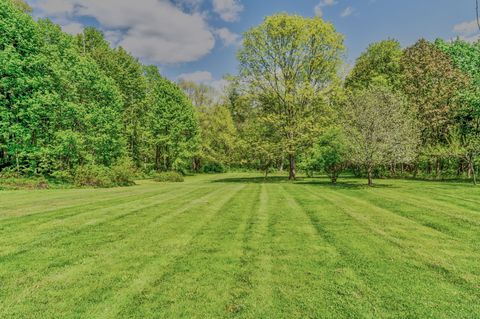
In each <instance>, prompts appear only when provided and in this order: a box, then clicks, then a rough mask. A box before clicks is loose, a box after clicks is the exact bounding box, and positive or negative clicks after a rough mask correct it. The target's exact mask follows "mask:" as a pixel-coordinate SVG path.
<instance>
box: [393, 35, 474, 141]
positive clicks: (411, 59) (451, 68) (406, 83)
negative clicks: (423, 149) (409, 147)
mask: <svg viewBox="0 0 480 319" xmlns="http://www.w3.org/2000/svg"><path fill="white" fill-rule="evenodd" d="M402 68H403V91H404V93H405V94H406V96H407V97H408V100H409V102H410V104H411V105H412V106H413V107H414V108H415V109H416V111H417V112H418V116H419V119H420V125H421V132H422V143H423V145H425V146H427V145H435V144H438V143H440V144H442V143H443V144H444V143H446V141H447V137H448V134H449V131H450V130H451V129H452V127H453V126H454V124H455V114H456V112H457V109H458V107H459V103H458V101H459V100H458V93H459V92H460V91H461V90H462V89H463V88H465V87H466V86H467V85H468V78H467V77H466V76H465V75H464V74H463V73H462V72H461V71H460V70H459V69H458V68H457V67H455V65H454V64H453V62H452V59H451V58H450V57H449V56H448V55H447V54H446V53H444V52H442V51H441V50H439V49H438V48H436V47H435V45H434V44H432V43H430V42H428V41H426V40H420V41H418V42H417V43H416V44H415V45H413V46H412V47H410V48H408V49H406V51H405V54H404V56H403V58H402Z"/></svg>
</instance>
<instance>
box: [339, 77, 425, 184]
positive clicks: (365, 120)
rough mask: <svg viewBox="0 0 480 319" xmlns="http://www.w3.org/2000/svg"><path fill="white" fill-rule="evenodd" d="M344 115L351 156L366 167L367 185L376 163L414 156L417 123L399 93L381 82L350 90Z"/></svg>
mask: <svg viewBox="0 0 480 319" xmlns="http://www.w3.org/2000/svg"><path fill="white" fill-rule="evenodd" d="M343 116H344V125H345V134H346V136H347V139H348V141H349V145H350V148H351V150H350V159H351V161H352V162H353V163H354V164H357V165H359V166H361V167H363V168H365V170H366V172H367V177H368V185H369V186H372V185H373V181H372V178H373V169H374V168H375V167H378V166H379V165H387V164H389V163H390V162H392V161H396V162H403V163H409V162H411V161H413V159H414V158H415V153H416V149H417V144H418V131H417V129H416V126H417V125H416V123H415V121H414V115H413V114H412V113H411V112H410V111H409V110H408V108H407V107H406V106H405V103H404V101H403V99H402V98H401V96H399V95H398V94H396V93H392V92H391V91H390V90H389V89H387V88H384V87H381V86H379V87H370V88H368V89H363V90H356V91H353V92H352V93H350V94H349V95H348V97H347V102H346V103H345V106H344V109H343Z"/></svg>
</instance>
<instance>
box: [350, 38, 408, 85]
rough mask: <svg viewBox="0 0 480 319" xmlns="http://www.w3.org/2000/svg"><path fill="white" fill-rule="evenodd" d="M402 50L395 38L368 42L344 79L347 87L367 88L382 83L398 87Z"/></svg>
mask: <svg viewBox="0 0 480 319" xmlns="http://www.w3.org/2000/svg"><path fill="white" fill-rule="evenodd" d="M402 56H403V51H402V48H401V46H400V43H399V42H398V41H396V40H384V41H380V42H376V43H373V44H370V45H369V47H368V49H367V50H366V51H365V52H364V53H362V55H360V57H359V58H358V59H357V61H356V63H355V66H354V68H353V70H352V71H351V73H350V74H349V76H348V77H347V79H346V81H345V86H346V87H347V88H356V89H359V88H367V87H370V86H372V85H383V86H386V87H389V88H390V89H391V90H398V89H400V84H401V75H402V69H401V59H402Z"/></svg>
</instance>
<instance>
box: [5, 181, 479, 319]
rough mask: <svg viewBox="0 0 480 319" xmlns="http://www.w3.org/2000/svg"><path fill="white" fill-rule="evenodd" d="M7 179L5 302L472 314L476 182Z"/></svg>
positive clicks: (73, 314) (70, 314) (160, 313)
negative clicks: (72, 184) (90, 186)
mask: <svg viewBox="0 0 480 319" xmlns="http://www.w3.org/2000/svg"><path fill="white" fill-rule="evenodd" d="M251 177H252V175H238V174H237V175H212V176H198V177H191V178H188V179H187V181H186V182H185V183H180V184H155V183H153V182H141V183H139V185H138V186H135V187H131V188H115V189H106V190H87V189H83V190H73V189H70V190H38V191H4V192H0V318H230V317H231V318H373V317H375V318H478V317H480V302H479V300H480V188H475V187H473V186H471V185H468V184H460V183H435V182H419V181H381V182H379V184H378V187H376V188H371V189H369V188H366V187H364V186H363V184H364V183H365V181H364V180H361V181H360V180H347V181H345V180H344V181H343V183H341V184H339V185H337V186H331V185H329V184H328V183H327V182H326V181H325V180H308V181H301V182H298V183H295V184H292V183H288V182H285V181H284V180H283V179H281V180H280V179H273V181H271V182H269V183H262V179H261V178H260V179H254V178H251Z"/></svg>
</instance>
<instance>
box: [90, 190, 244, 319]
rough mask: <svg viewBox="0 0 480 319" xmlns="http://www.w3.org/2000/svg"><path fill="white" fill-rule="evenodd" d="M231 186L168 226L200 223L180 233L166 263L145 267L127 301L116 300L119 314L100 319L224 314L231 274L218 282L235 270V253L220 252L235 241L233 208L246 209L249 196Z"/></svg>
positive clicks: (235, 213)
mask: <svg viewBox="0 0 480 319" xmlns="http://www.w3.org/2000/svg"><path fill="white" fill-rule="evenodd" d="M219 186H221V185H219ZM235 186H236V187H235V189H234V190H233V191H232V190H231V186H221V187H222V189H223V191H222V195H221V196H219V198H218V200H216V201H215V202H214V203H212V205H210V206H208V207H201V209H198V210H197V211H196V212H195V213H194V214H193V216H192V214H189V215H186V216H185V220H183V219H182V220H178V221H177V223H175V224H174V225H172V227H174V229H177V228H178V227H181V228H183V227H184V224H185V223H188V220H192V217H194V218H198V222H197V224H196V227H195V229H194V230H190V231H189V232H187V231H185V232H182V236H181V237H180V240H181V247H179V248H177V249H175V250H173V251H169V255H170V258H169V259H168V261H167V262H166V263H165V264H163V265H160V266H158V267H149V268H148V269H147V271H146V272H145V273H143V275H142V277H141V278H140V279H139V280H138V281H137V282H136V285H135V289H133V290H129V291H126V296H123V298H121V300H118V302H117V303H116V304H118V306H119V309H118V308H117V309H113V311H111V313H109V314H108V315H106V316H104V315H99V316H98V317H101V318H104V317H106V318H117V317H128V318H132V317H133V318H151V317H156V318H180V317H185V318H196V317H202V316H204V315H205V314H210V315H211V316H212V317H216V316H217V315H222V314H224V313H225V308H224V303H225V302H226V301H225V300H226V298H228V289H223V288H222V287H224V286H225V285H227V283H228V282H229V281H230V280H231V273H227V276H226V278H222V280H218V279H216V278H217V277H219V276H222V275H224V274H225V273H224V271H225V269H224V268H223V267H227V266H229V267H230V268H232V267H233V266H234V264H233V263H232V259H233V258H232V257H231V256H229V255H230V254H235V253H236V251H235V250H233V248H232V250H231V249H230V248H231V247H229V248H228V249H227V250H223V249H222V247H225V246H228V244H229V243H231V241H230V240H229V238H231V237H235V235H236V234H237V230H238V227H239V224H238V222H239V221H240V220H241V219H242V216H241V215H239V214H238V213H240V211H239V210H236V211H234V208H235V207H248V204H246V203H245V200H248V199H249V198H251V195H252V190H251V187H249V186H246V185H235ZM239 187H240V188H239ZM244 205H246V206H244ZM230 218H232V219H233V220H230ZM234 242H235V243H236V241H234ZM212 267H215V269H212ZM212 277H214V278H212ZM122 299H123V300H122ZM202 314H203V315H202Z"/></svg>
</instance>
